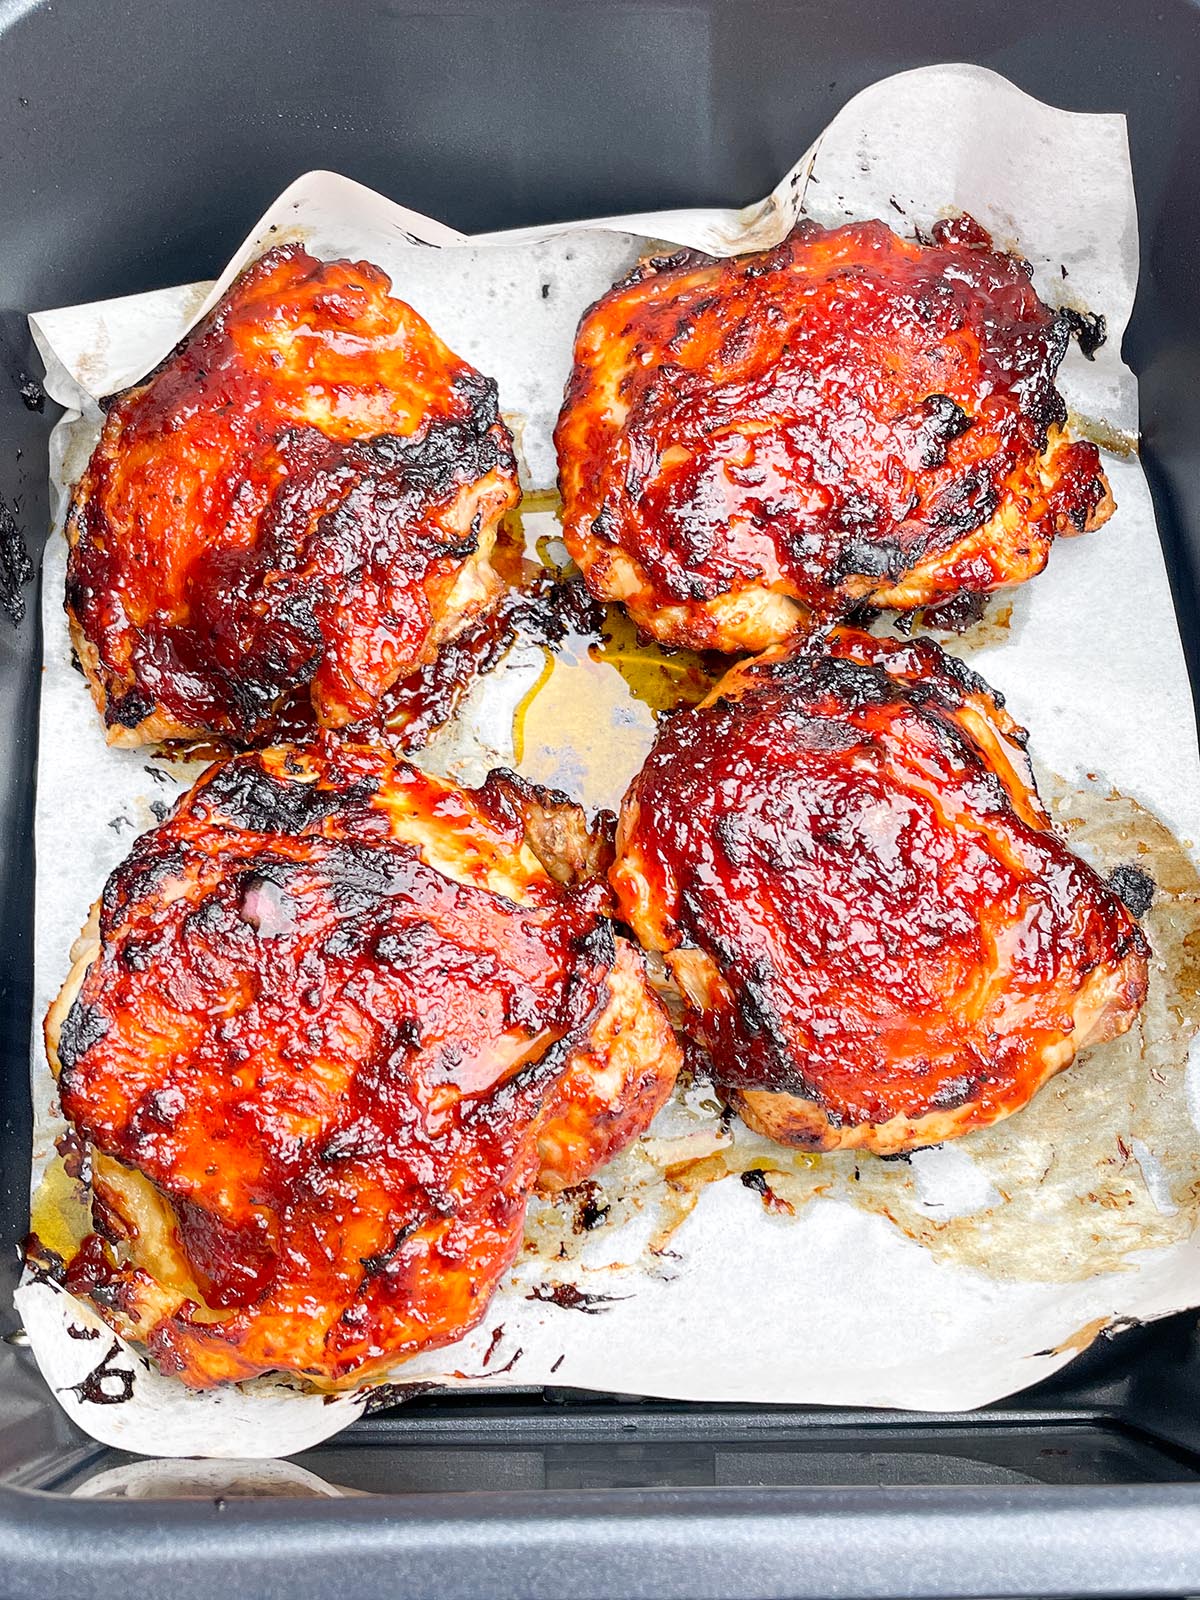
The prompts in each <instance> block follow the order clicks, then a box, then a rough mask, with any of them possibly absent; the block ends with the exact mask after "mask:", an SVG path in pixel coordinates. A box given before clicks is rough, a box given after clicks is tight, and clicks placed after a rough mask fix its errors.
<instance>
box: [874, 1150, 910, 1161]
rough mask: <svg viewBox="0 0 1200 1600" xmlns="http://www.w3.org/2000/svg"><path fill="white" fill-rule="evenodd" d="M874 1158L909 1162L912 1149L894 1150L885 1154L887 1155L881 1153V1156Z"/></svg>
mask: <svg viewBox="0 0 1200 1600" xmlns="http://www.w3.org/2000/svg"><path fill="white" fill-rule="evenodd" d="M876 1159H877V1160H879V1161H904V1162H909V1161H911V1160H912V1151H911V1150H894V1151H893V1152H892V1153H891V1155H887V1156H884V1155H881V1156H878V1157H877V1158H876Z"/></svg>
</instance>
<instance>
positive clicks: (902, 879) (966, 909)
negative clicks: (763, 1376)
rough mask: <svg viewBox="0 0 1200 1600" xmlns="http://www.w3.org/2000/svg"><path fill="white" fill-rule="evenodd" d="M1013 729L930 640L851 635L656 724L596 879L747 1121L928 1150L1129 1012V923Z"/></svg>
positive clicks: (1138, 966) (796, 652) (1143, 953)
mask: <svg viewBox="0 0 1200 1600" xmlns="http://www.w3.org/2000/svg"><path fill="white" fill-rule="evenodd" d="M1024 743H1025V738H1024V733H1023V730H1021V729H1020V728H1018V727H1017V726H1016V724H1015V723H1013V721H1012V720H1011V718H1010V717H1008V716H1007V715H1006V714H1005V713H1004V711H1003V710H1002V708H1001V706H1000V704H999V703H998V701H997V699H996V697H995V696H994V695H993V694H992V693H991V692H990V691H989V690H988V688H987V686H986V685H985V684H984V683H983V682H982V680H980V679H979V678H978V677H976V676H975V675H974V674H973V673H971V672H970V671H969V670H968V669H967V668H966V667H964V666H963V665H962V664H961V663H960V662H958V661H956V660H955V659H954V658H953V657H951V656H949V655H947V654H945V653H944V652H943V651H942V650H940V649H939V648H938V646H937V645H935V644H934V643H932V642H931V641H929V640H920V641H914V642H911V643H900V642H898V641H896V640H885V639H877V638H873V637H871V636H870V635H867V634H863V633H858V632H854V631H843V632H841V633H839V634H835V635H834V636H833V637H832V638H831V639H830V640H829V641H828V642H825V641H821V642H818V641H815V640H814V641H810V642H809V643H807V644H805V645H801V646H797V645H795V644H793V645H792V646H790V647H777V648H776V649H774V650H772V651H769V652H767V653H766V654H764V655H763V656H761V657H759V658H757V659H754V660H751V661H749V662H747V663H743V664H741V665H739V666H737V667H734V668H733V669H732V670H731V671H730V672H729V673H728V674H727V675H726V676H725V677H724V678H723V679H722V680H721V682H720V683H719V684H718V685H717V687H716V688H715V689H714V690H713V692H712V695H711V696H710V697H709V699H708V700H707V701H705V702H704V703H703V705H701V706H700V707H698V708H696V709H694V710H684V711H680V712H678V713H676V714H675V715H674V716H673V717H671V718H669V719H668V720H667V721H666V722H665V724H664V725H663V726H662V727H661V729H660V731H659V734H658V737H657V739H656V742H655V745H654V748H653V750H652V752H651V754H650V756H649V757H648V759H647V761H646V763H645V765H644V767H643V769H642V771H641V772H640V774H639V775H638V776H637V777H636V778H635V779H634V781H633V783H632V784H631V785H630V788H629V791H628V793H627V795H626V797H625V801H624V805H623V808H622V814H621V821H620V827H619V830H618V840H617V861H616V864H615V866H614V867H613V869H612V874H611V876H612V881H613V884H614V887H615V889H616V892H617V896H618V900H619V902H620V905H621V908H622V911H623V913H624V915H625V917H626V918H627V920H628V922H629V923H630V925H631V926H632V928H633V929H634V931H635V932H636V934H637V935H638V937H639V939H640V940H641V941H642V943H643V945H645V946H646V947H647V948H648V949H654V950H660V951H664V952H666V960H667V962H668V964H669V966H670V967H671V969H672V971H673V973H674V976H675V979H676V981H677V983H678V985H679V987H680V989H681V991H682V994H683V997H684V1001H685V1004H686V1007H687V1013H688V1026H689V1027H690V1029H691V1031H692V1032H693V1033H694V1034H695V1036H696V1037H697V1038H698V1039H699V1040H700V1042H701V1043H702V1044H703V1045H704V1046H705V1047H706V1049H707V1051H708V1053H709V1055H710V1057H711V1062H712V1072H713V1077H714V1080H715V1082H716V1083H717V1085H718V1086H719V1088H720V1089H721V1090H722V1091H723V1092H724V1094H725V1095H726V1097H727V1099H728V1100H729V1102H730V1103H731V1104H732V1105H734V1106H735V1107H736V1108H737V1109H738V1111H739V1112H740V1113H741V1115H742V1116H743V1118H744V1119H745V1120H746V1121H747V1122H748V1123H750V1124H751V1126H753V1127H755V1128H757V1129H758V1130H759V1131H761V1132H763V1133H765V1134H767V1135H768V1136H770V1137H772V1138H774V1139H777V1140H779V1141H781V1142H782V1143H785V1144H792V1145H799V1146H802V1147H805V1148H810V1149H832V1148H834V1147H837V1146H858V1147H862V1148H864V1149H868V1150H874V1151H877V1152H880V1153H889V1152H895V1151H901V1150H905V1149H911V1148H913V1147H915V1146H917V1145H922V1144H930V1143H935V1142H937V1141H940V1140H943V1139H948V1138H952V1137H954V1136H955V1135H957V1134H962V1133H966V1132H968V1131H970V1130H971V1129H972V1128H979V1127H983V1126H986V1125H987V1124H988V1123H991V1122H994V1121H996V1120H997V1119H998V1118H1000V1117H1005V1116H1008V1115H1009V1114H1010V1113H1012V1112H1014V1111H1018V1110H1019V1109H1020V1108H1021V1107H1022V1106H1024V1105H1025V1104H1026V1102H1027V1101H1028V1100H1029V1099H1030V1098H1031V1096H1033V1095H1034V1094H1035V1093H1036V1092H1037V1090H1038V1089H1039V1088H1040V1086H1041V1085H1042V1084H1043V1083H1044V1082H1045V1081H1046V1080H1047V1079H1048V1078H1050V1077H1051V1076H1052V1075H1053V1074H1054V1073H1056V1072H1060V1071H1061V1070H1062V1069H1063V1068H1064V1067H1066V1066H1068V1065H1069V1064H1070V1062H1071V1061H1072V1059H1073V1058H1074V1056H1075V1055H1076V1054H1077V1052H1078V1051H1079V1050H1081V1049H1083V1048H1084V1047H1085V1046H1087V1045H1091V1044H1098V1043H1100V1042H1101V1041H1103V1040H1105V1039H1109V1038H1112V1037H1113V1036H1114V1035H1116V1034H1119V1033H1123V1032H1125V1030H1126V1029H1127V1028H1129V1027H1130V1025H1131V1024H1132V1022H1133V1021H1134V1019H1135V1017H1136V1015H1137V1012H1138V1009H1139V1007H1140V1006H1141V1004H1142V1001H1143V999H1144V997H1145V993H1146V981H1147V953H1148V952H1147V946H1146V942H1145V940H1144V938H1143V936H1142V934H1141V932H1140V930H1139V928H1138V926H1137V923H1136V922H1135V921H1134V919H1133V917H1132V916H1131V915H1130V914H1129V912H1128V911H1127V909H1126V907H1125V905H1124V904H1123V903H1122V901H1121V900H1120V899H1119V898H1118V896H1117V894H1116V893H1115V892H1114V891H1113V890H1112V889H1111V888H1110V887H1109V886H1108V885H1107V884H1106V883H1105V882H1104V881H1103V880H1102V879H1101V878H1100V877H1099V876H1098V875H1097V874H1096V873H1095V872H1094V871H1093V870H1092V868H1091V867H1089V866H1088V865H1087V864H1086V863H1085V862H1083V861H1082V860H1080V859H1079V858H1078V857H1077V856H1075V855H1073V854H1072V852H1071V851H1070V850H1069V849H1068V848H1067V846H1066V845H1065V844H1064V843H1063V842H1062V840H1061V839H1059V838H1058V836H1057V835H1056V834H1055V833H1054V831H1053V830H1052V828H1051V826H1050V822H1049V819H1048V817H1047V815H1046V813H1045V811H1044V810H1043V808H1042V805H1041V803H1040V801H1039V799H1038V796H1037V792H1036V789H1035V787H1034V783H1033V778H1032V774H1031V771H1030V768H1029V764H1028V762H1027V760H1026V757H1025V754H1024Z"/></svg>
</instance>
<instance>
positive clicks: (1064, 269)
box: [1058, 266, 1067, 278]
mask: <svg viewBox="0 0 1200 1600" xmlns="http://www.w3.org/2000/svg"><path fill="white" fill-rule="evenodd" d="M1058 270H1059V271H1060V272H1061V273H1062V275H1063V277H1064V278H1065V277H1066V276H1067V269H1066V267H1065V266H1060V267H1059V269H1058Z"/></svg>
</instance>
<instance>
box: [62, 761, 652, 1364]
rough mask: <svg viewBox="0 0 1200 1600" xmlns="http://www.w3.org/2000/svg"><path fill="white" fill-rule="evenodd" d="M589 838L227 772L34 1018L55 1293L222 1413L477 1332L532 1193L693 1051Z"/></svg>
mask: <svg viewBox="0 0 1200 1600" xmlns="http://www.w3.org/2000/svg"><path fill="white" fill-rule="evenodd" d="M608 859H611V847H609V848H608V850H607V854H605V853H604V851H603V850H602V849H601V846H600V843H599V841H598V839H597V837H596V836H593V835H590V834H589V833H588V830H587V827H586V824H585V822H584V820H583V816H582V813H581V812H579V811H578V810H577V809H576V808H574V807H572V806H570V805H569V804H568V803H566V802H565V801H564V799H563V798H562V797H547V796H546V795H545V794H543V793H541V792H539V791H537V790H534V789H532V788H530V787H529V786H527V785H524V784H522V783H521V782H520V781H519V780H517V779H514V778H512V777H511V776H509V775H506V774H493V776H492V777H491V778H490V779H489V780H488V783H487V784H486V785H485V786H484V787H483V788H481V789H478V790H469V789H460V788H457V787H455V786H454V785H452V784H450V783H447V782H444V781H440V780H437V779H434V778H431V777H427V776H425V775H423V774H422V773H420V772H418V771H416V770H415V769H414V768H412V767H410V766H408V765H406V764H404V763H402V762H397V761H395V760H394V759H393V758H391V757H389V756H388V755H386V754H384V753H382V752H380V751H377V750H371V749H368V748H366V747H355V746H352V745H349V744H347V743H345V742H344V741H341V740H335V739H333V738H329V737H327V738H325V739H324V740H323V741H319V742H317V743H315V744H312V745H310V746H308V747H298V746H297V747H277V748H274V749H270V750H266V751H264V752H261V753H253V754H247V755H242V756H237V757H234V758H233V759H231V760H230V761H228V762H227V763H225V764H224V765H219V766H215V767H212V768H210V769H209V770H208V772H207V773H206V774H205V775H204V776H203V777H202V778H201V779H200V780H199V782H198V783H197V784H196V785H195V787H194V788H193V789H192V790H191V792H190V793H189V794H188V795H187V796H186V797H185V798H184V799H183V800H182V801H181V802H180V804H179V806H178V808H177V809H176V811H175V813H174V814H173V816H171V817H170V818H169V819H168V820H167V821H166V822H165V823H163V824H162V825H161V826H159V827H157V828H155V829H153V830H152V831H151V832H149V833H147V834H144V835H142V837H141V838H140V839H138V840H137V842H136V843H135V845H134V847H133V850H132V852H131V854H130V855H129V857H128V859H127V860H126V861H125V862H124V864H123V865H122V866H121V867H119V868H118V869H117V870H116V871H115V872H114V873H113V875H112V877H111V878H110V879H109V881H108V884H107V886H106V887H105V890H104V894H103V897H102V900H101V901H100V903H99V905H98V907H97V910H96V912H95V914H94V917H93V921H92V923H91V924H90V926H89V928H88V929H86V930H85V933H84V936H83V939H82V941H81V944H80V946H79V947H78V948H77V951H76V956H77V959H76V962H75V966H74V968H73V970H72V973H71V976H70V978H69V979H68V982H67V984H66V986H65V987H64V989H63V991H62V994H61V995H60V996H59V998H58V1000H57V1002H56V1003H55V1005H54V1007H53V1008H52V1010H51V1012H50V1015H49V1017H48V1019H47V1027H46V1036H47V1046H48V1051H49V1056H50V1061H51V1066H52V1068H53V1069H54V1071H55V1072H56V1073H57V1075H58V1084H59V1093H60V1097H61V1101H62V1106H63V1110H64V1113H65V1115H66V1116H67V1118H68V1119H69V1120H70V1121H71V1123H72V1124H73V1125H74V1127H75V1129H76V1130H77V1131H78V1133H79V1134H80V1135H81V1136H82V1137H83V1139H84V1141H85V1142H86V1145H87V1147H88V1149H89V1152H90V1163H91V1177H92V1189H93V1199H94V1205H93V1212H94V1218H95V1223H94V1225H95V1228H96V1233H95V1234H94V1235H93V1236H92V1237H91V1238H90V1239H89V1240H88V1241H87V1242H86V1244H85V1246H84V1248H83V1249H82V1250H81V1251H80V1253H79V1255H78V1256H77V1257H76V1258H75V1260H74V1261H72V1262H71V1263H69V1265H68V1267H67V1269H66V1282H67V1285H68V1287H70V1288H71V1289H72V1290H74V1291H75V1292H76V1293H80V1294H86V1295H90V1297H91V1298H92V1300H93V1302H94V1303H95V1304H96V1305H97V1306H98V1307H99V1308H100V1309H101V1311H102V1313H103V1314H104V1315H105V1316H106V1317H107V1318H108V1319H109V1321H110V1322H111V1323H112V1325H113V1326H114V1327H115V1328H116V1329H117V1330H118V1331H119V1332H121V1333H123V1334H125V1335H127V1336H128V1337H130V1338H131V1339H134V1340H137V1341H138V1342H140V1343H141V1344H143V1345H145V1346H146V1347H147V1348H148V1349H149V1351H150V1353H151V1354H152V1355H153V1356H154V1357H155V1358H156V1360H157V1361H158V1363H159V1365H160V1367H161V1368H162V1369H163V1370H165V1371H167V1372H173V1373H178V1374H179V1375H180V1376H181V1377H182V1378H183V1379H184V1380H185V1381H186V1382H187V1383H189V1384H191V1385H194V1386H197V1387H204V1386H207V1385H211V1384H215V1383H219V1382H221V1381H225V1380H238V1379H243V1378H248V1377H252V1376H254V1375H256V1374H260V1373H264V1372H267V1371H270V1370H273V1369H282V1370H287V1371H292V1372H297V1373H302V1374H305V1375H307V1376H309V1377H311V1378H313V1379H315V1380H318V1381H320V1382H323V1383H325V1384H329V1385H338V1384H345V1383H347V1382H355V1381H360V1380H361V1379H363V1378H365V1377H369V1376H370V1375H372V1374H373V1373H374V1374H378V1373H379V1372H381V1371H382V1370H384V1369H386V1368H388V1367H389V1366H391V1365H393V1364H394V1363H395V1362H396V1361H397V1360H399V1359H401V1358H403V1357H405V1356H408V1355H410V1354H412V1353H413V1352H415V1351H418V1350H423V1349H429V1348H431V1347H435V1346H438V1345H442V1344H446V1343H448V1342H450V1341H452V1340H454V1339H456V1338H458V1337H459V1336H460V1335H461V1334H463V1333H464V1332H465V1331H467V1330H468V1329H469V1328H471V1327H472V1326H473V1325H474V1324H475V1323H476V1322H477V1321H478V1320H479V1318H480V1317H481V1316H482V1315H483V1313H484V1311H485V1310H486V1308H487V1305H488V1301H489V1298H490V1296H491V1294H492V1291H493V1290H494V1288H495V1286H496V1284H497V1282H498V1281H499V1279H500V1278H501V1276H502V1274H503V1273H504V1272H505V1270H506V1269H507V1268H508V1266H509V1264H510V1263H511V1261H512V1259H513V1256H514V1254H515V1252H516V1250H517V1248H518V1246H519V1244H520V1241H521V1237H522V1228H523V1220H524V1215H525V1209H526V1204H527V1200H528V1198H529V1195H530V1192H531V1190H532V1189H533V1187H534V1185H535V1184H537V1183H540V1184H542V1185H543V1186H544V1187H546V1188H548V1189H558V1188H562V1187H563V1186H565V1185H567V1184H571V1183H574V1182H577V1181H579V1179H580V1178H581V1177H584V1176H586V1174H587V1173H588V1172H590V1171H591V1170H593V1168H594V1167H595V1166H596V1165H598V1164H599V1163H600V1162H601V1161H603V1160H605V1159H607V1157H608V1156H609V1155H610V1154H612V1153H613V1151H614V1150H615V1149H617V1148H618V1147H619V1146H620V1145H621V1144H623V1143H624V1142H626V1141H627V1140H628V1139H630V1138H632V1137H634V1136H636V1135H637V1134H638V1133H640V1131H641V1130H642V1129H643V1128H644V1127H645V1126H646V1125H647V1123H648V1122H649V1121H650V1119H651V1117H652V1116H653V1115H654V1113H655V1111H656V1110H657V1109H658V1108H659V1106H660V1105H661V1104H662V1102H663V1100H664V1099H665V1098H666V1096H667V1094H668V1093H669V1091H670V1088H671V1085H672V1082H673V1080H674V1077H675V1074H676V1072H677V1070H678V1066H679V1049H678V1044H677V1041H676V1038H675V1035H674V1033H673V1031H672V1029H671V1027H670V1024H669V1022H668V1020H667V1016H666V1013H665V1010H664V1009H663V1006H662V1004H661V1002H660V1001H659V1000H658V998H657V997H656V996H655V994H654V992H653V990H652V989H651V988H650V987H649V985H648V981H647V977H646V972H645V966H644V962H643V958H642V955H641V953H640V952H639V951H637V950H636V949H635V947H634V946H633V945H631V944H629V943H628V942H626V941H624V940H621V939H615V938H614V935H613V932H612V925H611V923H610V922H609V921H608V920H607V918H606V917H605V916H604V915H603V914H602V913H603V911H604V910H605V908H606V907H607V906H608V905H609V903H610V902H609V891H608V888H607V885H606V883H605V879H604V866H605V864H606V862H607V860H608Z"/></svg>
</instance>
